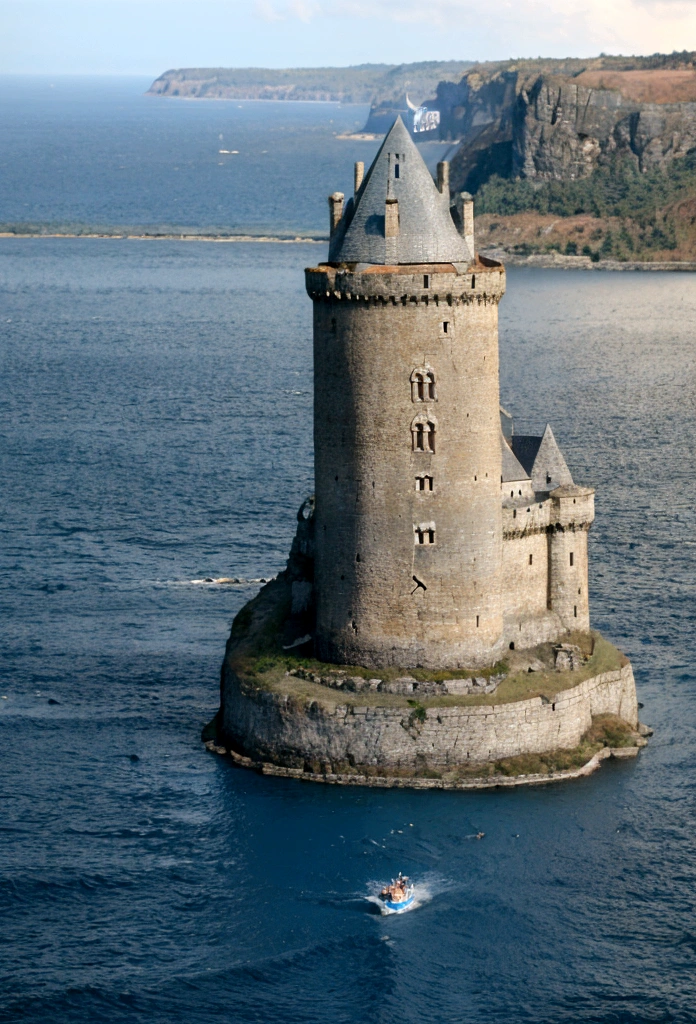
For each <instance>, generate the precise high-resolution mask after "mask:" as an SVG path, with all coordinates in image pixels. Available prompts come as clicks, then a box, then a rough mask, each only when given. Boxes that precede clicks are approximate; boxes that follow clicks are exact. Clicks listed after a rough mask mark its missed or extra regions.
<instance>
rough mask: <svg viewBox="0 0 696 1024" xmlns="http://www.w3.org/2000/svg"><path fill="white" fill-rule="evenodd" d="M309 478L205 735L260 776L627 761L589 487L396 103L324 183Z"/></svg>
mask: <svg viewBox="0 0 696 1024" xmlns="http://www.w3.org/2000/svg"><path fill="white" fill-rule="evenodd" d="M329 207H330V227H331V239H330V243H329V258H328V261H327V262H326V263H322V264H319V265H318V266H316V267H312V268H309V269H307V271H306V275H305V276H306V287H307V291H308V294H309V296H310V298H311V300H312V302H313V307H314V369H315V374H314V380H315V385H314V386H315V413H314V415H315V419H314V438H315V486H316V491H315V495H313V496H312V497H311V498H309V499H308V500H307V501H306V502H305V503H304V504H303V506H302V508H301V509H300V512H299V514H298V523H297V533H296V536H295V540H294V542H293V545H292V549H291V552H290V557H289V560H288V564H287V568H286V569H285V571H284V572H283V573H281V574H280V575H279V576H278V577H277V578H276V579H275V580H273V581H272V582H270V583H268V584H267V585H266V586H265V587H264V588H263V589H262V590H261V592H260V593H259V594H258V596H257V597H256V598H254V600H252V601H251V602H249V603H248V604H247V605H245V606H244V607H243V608H242V609H241V611H240V612H239V614H238V615H237V617H236V618H235V620H234V623H233V625H232V631H231V635H230V639H229V642H228V645H227V651H226V655H225V660H224V663H223V667H222V675H221V705H220V710H219V712H218V715H217V716H216V719H215V720H214V721H213V723H211V725H210V726H209V727H207V731H206V732H205V733H204V738H205V739H206V740H207V742H208V745H209V747H210V749H211V750H215V751H219V752H225V753H227V752H229V753H230V754H232V756H233V757H234V758H235V760H237V761H238V763H240V764H243V765H247V766H249V767H257V768H258V769H260V770H261V771H263V772H265V773H268V774H276V775H277V774H281V775H289V776H295V777H298V778H304V779H311V780H319V781H328V782H338V783H344V784H360V785H370V784H371V785H413V786H420V787H423V786H425V787H427V786H437V787H445V788H466V787H470V786H481V785H491V784H519V782H520V781H526V782H529V781H537V780H545V781H546V780H550V779H557V778H567V777H573V776H574V775H577V774H580V773H586V772H588V771H591V770H593V769H594V768H595V767H597V765H598V764H599V763H600V760H601V758H602V757H604V756H607V754H608V753H613V754H614V755H615V756H632V755H634V754H635V753H637V751H638V749H639V747H640V746H642V745H643V744H644V743H645V739H644V734H645V733H647V732H649V730H646V729H645V727H642V726H641V725H640V724H639V721H638V703H637V698H636V690H635V683H634V679H633V673H632V670H631V666H630V663H629V662H628V660H627V659H626V658H625V657H624V656H623V655H622V654H621V652H620V651H618V650H617V649H616V648H615V647H614V646H613V645H612V644H610V643H609V642H608V641H607V640H605V639H604V638H603V637H601V636H600V635H599V634H598V633H596V632H595V631H593V630H592V629H591V627H590V611H589V595H588V555H587V533H588V530H589V528H590V526H591V524H592V522H593V519H594V491H593V489H592V488H591V487H587V486H580V485H578V484H576V483H575V482H574V480H573V477H572V475H571V473H570V470H569V468H568V466H567V464H566V462H565V459H564V458H563V455H562V453H561V451H560V448H559V446H558V444H557V442H556V439H555V437H554V434H553V431H552V430H551V428H550V426H547V428H546V431H545V432H544V434H543V435H541V436H532V435H525V434H518V433H516V432H515V429H514V424H513V423H512V420H511V418H510V417H509V415H508V414H507V413H506V412H505V410H502V409H501V407H500V397H499V372H498V304H499V302H500V301H501V299H502V298H503V295H504V292H505V271H504V267H503V266H502V264H500V263H497V262H495V261H492V260H488V259H485V258H482V257H481V256H479V255H477V253H476V248H475V228H474V217H473V203H472V200H471V197H470V196H469V195H468V194H466V193H465V194H460V195H458V196H457V198H456V201H455V203H454V205H450V189H449V166H448V164H447V163H445V162H442V163H440V164H439V165H438V176H437V182H434V181H433V179H432V177H431V176H430V173H429V171H428V170H427V168H426V166H425V164H424V162H423V160H422V158H421V156H420V154H419V152H418V149H417V148H416V146H415V145H414V143H413V141H412V139H411V136H410V134H409V132H408V131H407V130H406V128H405V127H404V125H403V123H402V122H401V120H400V119H397V120H396V122H395V124H394V126H393V127H392V129H391V131H390V132H389V133H388V135H387V137H386V139H385V141H384V144H383V146H382V147H381V149H380V151H379V153H378V154H377V156H376V158H375V160H374V163H373V164H372V167H371V168H370V169H369V171H368V172H367V174H364V168H363V166H362V164H356V167H355V191H354V195H353V196H352V197H351V198H350V199H349V200H348V202H345V197H344V196H343V195H342V194H340V193H334V194H333V195H332V196H330V197H329Z"/></svg>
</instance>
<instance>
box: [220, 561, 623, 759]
mask: <svg viewBox="0 0 696 1024" xmlns="http://www.w3.org/2000/svg"><path fill="white" fill-rule="evenodd" d="M290 586H291V585H290V582H289V580H287V579H286V578H285V574H283V573H281V575H280V576H278V577H277V578H276V579H275V580H273V581H272V582H271V583H268V584H266V586H265V587H263V588H262V589H261V591H260V592H259V593H258V594H257V595H256V597H255V598H253V600H251V601H249V602H248V604H246V605H245V606H244V607H243V608H242V609H241V610H240V611H239V613H238V614H237V616H236V618H235V620H234V622H233V625H232V632H231V635H230V640H229V642H228V646H227V664H228V666H229V668H231V669H232V670H233V671H234V672H235V673H236V674H237V676H238V677H239V678H240V680H241V681H242V682H243V683H245V684H246V685H251V686H253V687H255V688H257V689H260V690H267V691H271V692H274V693H282V694H287V695H288V696H290V697H293V698H294V699H295V700H297V701H299V702H300V704H302V703H305V704H307V703H309V702H310V701H317V702H318V703H319V704H321V705H322V706H323V707H325V708H327V709H333V708H336V707H338V706H346V705H347V706H353V707H392V708H404V709H408V708H409V707H410V706H411V702H410V701H409V698H408V697H407V696H405V695H401V694H391V693H380V692H375V691H362V692H360V693H359V694H358V693H355V694H352V693H351V694H350V695H349V694H348V693H346V691H344V690H336V689H332V688H330V687H327V686H323V685H322V684H321V683H315V682H312V681H311V680H308V679H302V678H299V677H297V676H293V675H288V672H290V671H292V670H293V669H298V668H303V669H306V670H308V671H311V672H313V673H315V674H316V675H329V674H332V673H336V674H344V675H347V676H359V677H361V678H363V679H375V678H379V679H383V680H393V679H396V678H398V677H400V676H404V675H408V676H411V677H412V678H413V679H415V680H416V681H418V682H428V681H432V682H445V681H446V680H448V679H462V678H468V677H482V676H483V677H486V678H488V677H490V676H492V675H501V674H505V678H504V679H503V680H502V681H501V683H500V684H499V686H498V688H497V690H496V691H495V693H492V694H464V695H458V694H442V695H438V696H426V695H422V696H420V695H419V696H418V704H419V707H422V708H423V709H424V710H425V711H426V712H427V709H430V708H446V707H476V706H490V705H498V704H509V703H513V702H516V701H522V700H530V699H532V698H534V697H541V698H542V700H548V701H553V698H554V697H555V696H556V695H557V694H558V693H560V692H562V691H564V690H570V689H572V688H573V687H574V686H577V685H578V684H579V683H581V682H584V680H586V679H591V678H592V677H594V676H597V675H600V674H602V673H604V672H611V671H615V670H617V669H620V668H622V667H623V666H624V665H625V664H626V663H627V661H626V658H625V656H624V655H623V654H622V653H621V651H619V650H618V649H617V648H616V647H614V645H613V644H611V643H610V642H609V641H608V640H606V639H605V638H604V637H603V636H602V635H601V634H600V633H597V632H592V633H591V634H588V633H573V634H568V635H567V636H565V637H563V640H564V641H568V642H570V643H574V644H576V645H577V646H579V647H580V648H581V650H583V653H584V654H585V655H586V658H587V660H586V661H585V662H584V664H583V665H582V667H581V668H580V669H578V670H576V671H566V672H557V671H555V670H554V669H553V668H552V667H551V666H552V665H553V652H552V645H551V644H541V645H539V646H538V647H535V648H533V649H531V650H528V651H515V652H514V654H513V652H511V655H510V658H509V661H500V662H497V663H496V664H495V665H492V666H490V667H489V668H487V669H475V670H474V669H456V670H453V671H429V670H427V669H420V668H415V669H404V668H393V667H390V668H384V669H375V668H365V667H364V666H361V665H334V664H329V663H326V662H321V661H319V660H317V659H316V658H312V657H303V656H301V655H300V654H297V653H295V652H294V651H293V650H284V646H287V645H288V643H291V642H292V640H293V639H294V637H295V636H296V635H297V634H298V632H299V633H300V635H302V630H305V631H306V628H307V624H306V623H303V622H299V621H298V622H294V623H293V621H292V619H291V617H290V603H291V601H290ZM530 660H532V661H534V660H536V661H537V662H539V663H540V664H544V665H546V666H547V668H546V670H545V671H534V672H530V671H528V670H527V669H525V668H519V665H520V664H523V663H525V661H526V662H529V661H530ZM615 745H617V744H615Z"/></svg>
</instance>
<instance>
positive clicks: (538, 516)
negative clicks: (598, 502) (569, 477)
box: [503, 484, 595, 540]
mask: <svg viewBox="0 0 696 1024" xmlns="http://www.w3.org/2000/svg"><path fill="white" fill-rule="evenodd" d="M594 493H595V492H594V490H593V489H592V488H591V487H577V486H575V485H574V484H572V485H567V486H565V487H557V488H556V489H555V490H554V491H552V492H551V494H550V495H548V497H546V496H543V497H542V496H541V495H538V494H537V495H535V499H534V501H529V499H524V498H521V497H517V496H516V497H514V498H505V499H504V500H503V539H504V540H505V539H508V538H512V537H527V536H530V535H531V534H534V533H547V532H549V531H553V530H571V531H573V530H589V528H590V526H591V525H592V523H593V522H594ZM540 498H541V500H540Z"/></svg>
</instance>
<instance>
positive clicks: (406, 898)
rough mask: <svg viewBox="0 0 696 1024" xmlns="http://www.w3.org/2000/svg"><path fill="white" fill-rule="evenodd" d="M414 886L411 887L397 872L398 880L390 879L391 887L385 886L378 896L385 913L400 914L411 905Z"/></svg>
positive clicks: (403, 876) (413, 897)
mask: <svg viewBox="0 0 696 1024" xmlns="http://www.w3.org/2000/svg"><path fill="white" fill-rule="evenodd" d="M414 890H415V886H414V885H412V884H411V883H410V882H409V880H408V878H407V877H406V875H402V874H401V872H399V877H398V878H392V880H391V885H385V886H384V888H383V889H382V891H381V893H380V894H379V899H380V902H381V904H382V906H383V907H384V910H385V912H387V913H390V914H400V913H402V911H404V910H408V908H409V907H410V906H411V904H412V903H413V901H414V899H415V898H416V897H415V894H414Z"/></svg>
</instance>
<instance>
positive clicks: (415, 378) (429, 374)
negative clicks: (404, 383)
mask: <svg viewBox="0 0 696 1024" xmlns="http://www.w3.org/2000/svg"><path fill="white" fill-rule="evenodd" d="M435 398H436V393H435V374H434V372H433V371H432V370H414V371H413V373H412V374H411V401H412V402H434V401H435Z"/></svg>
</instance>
